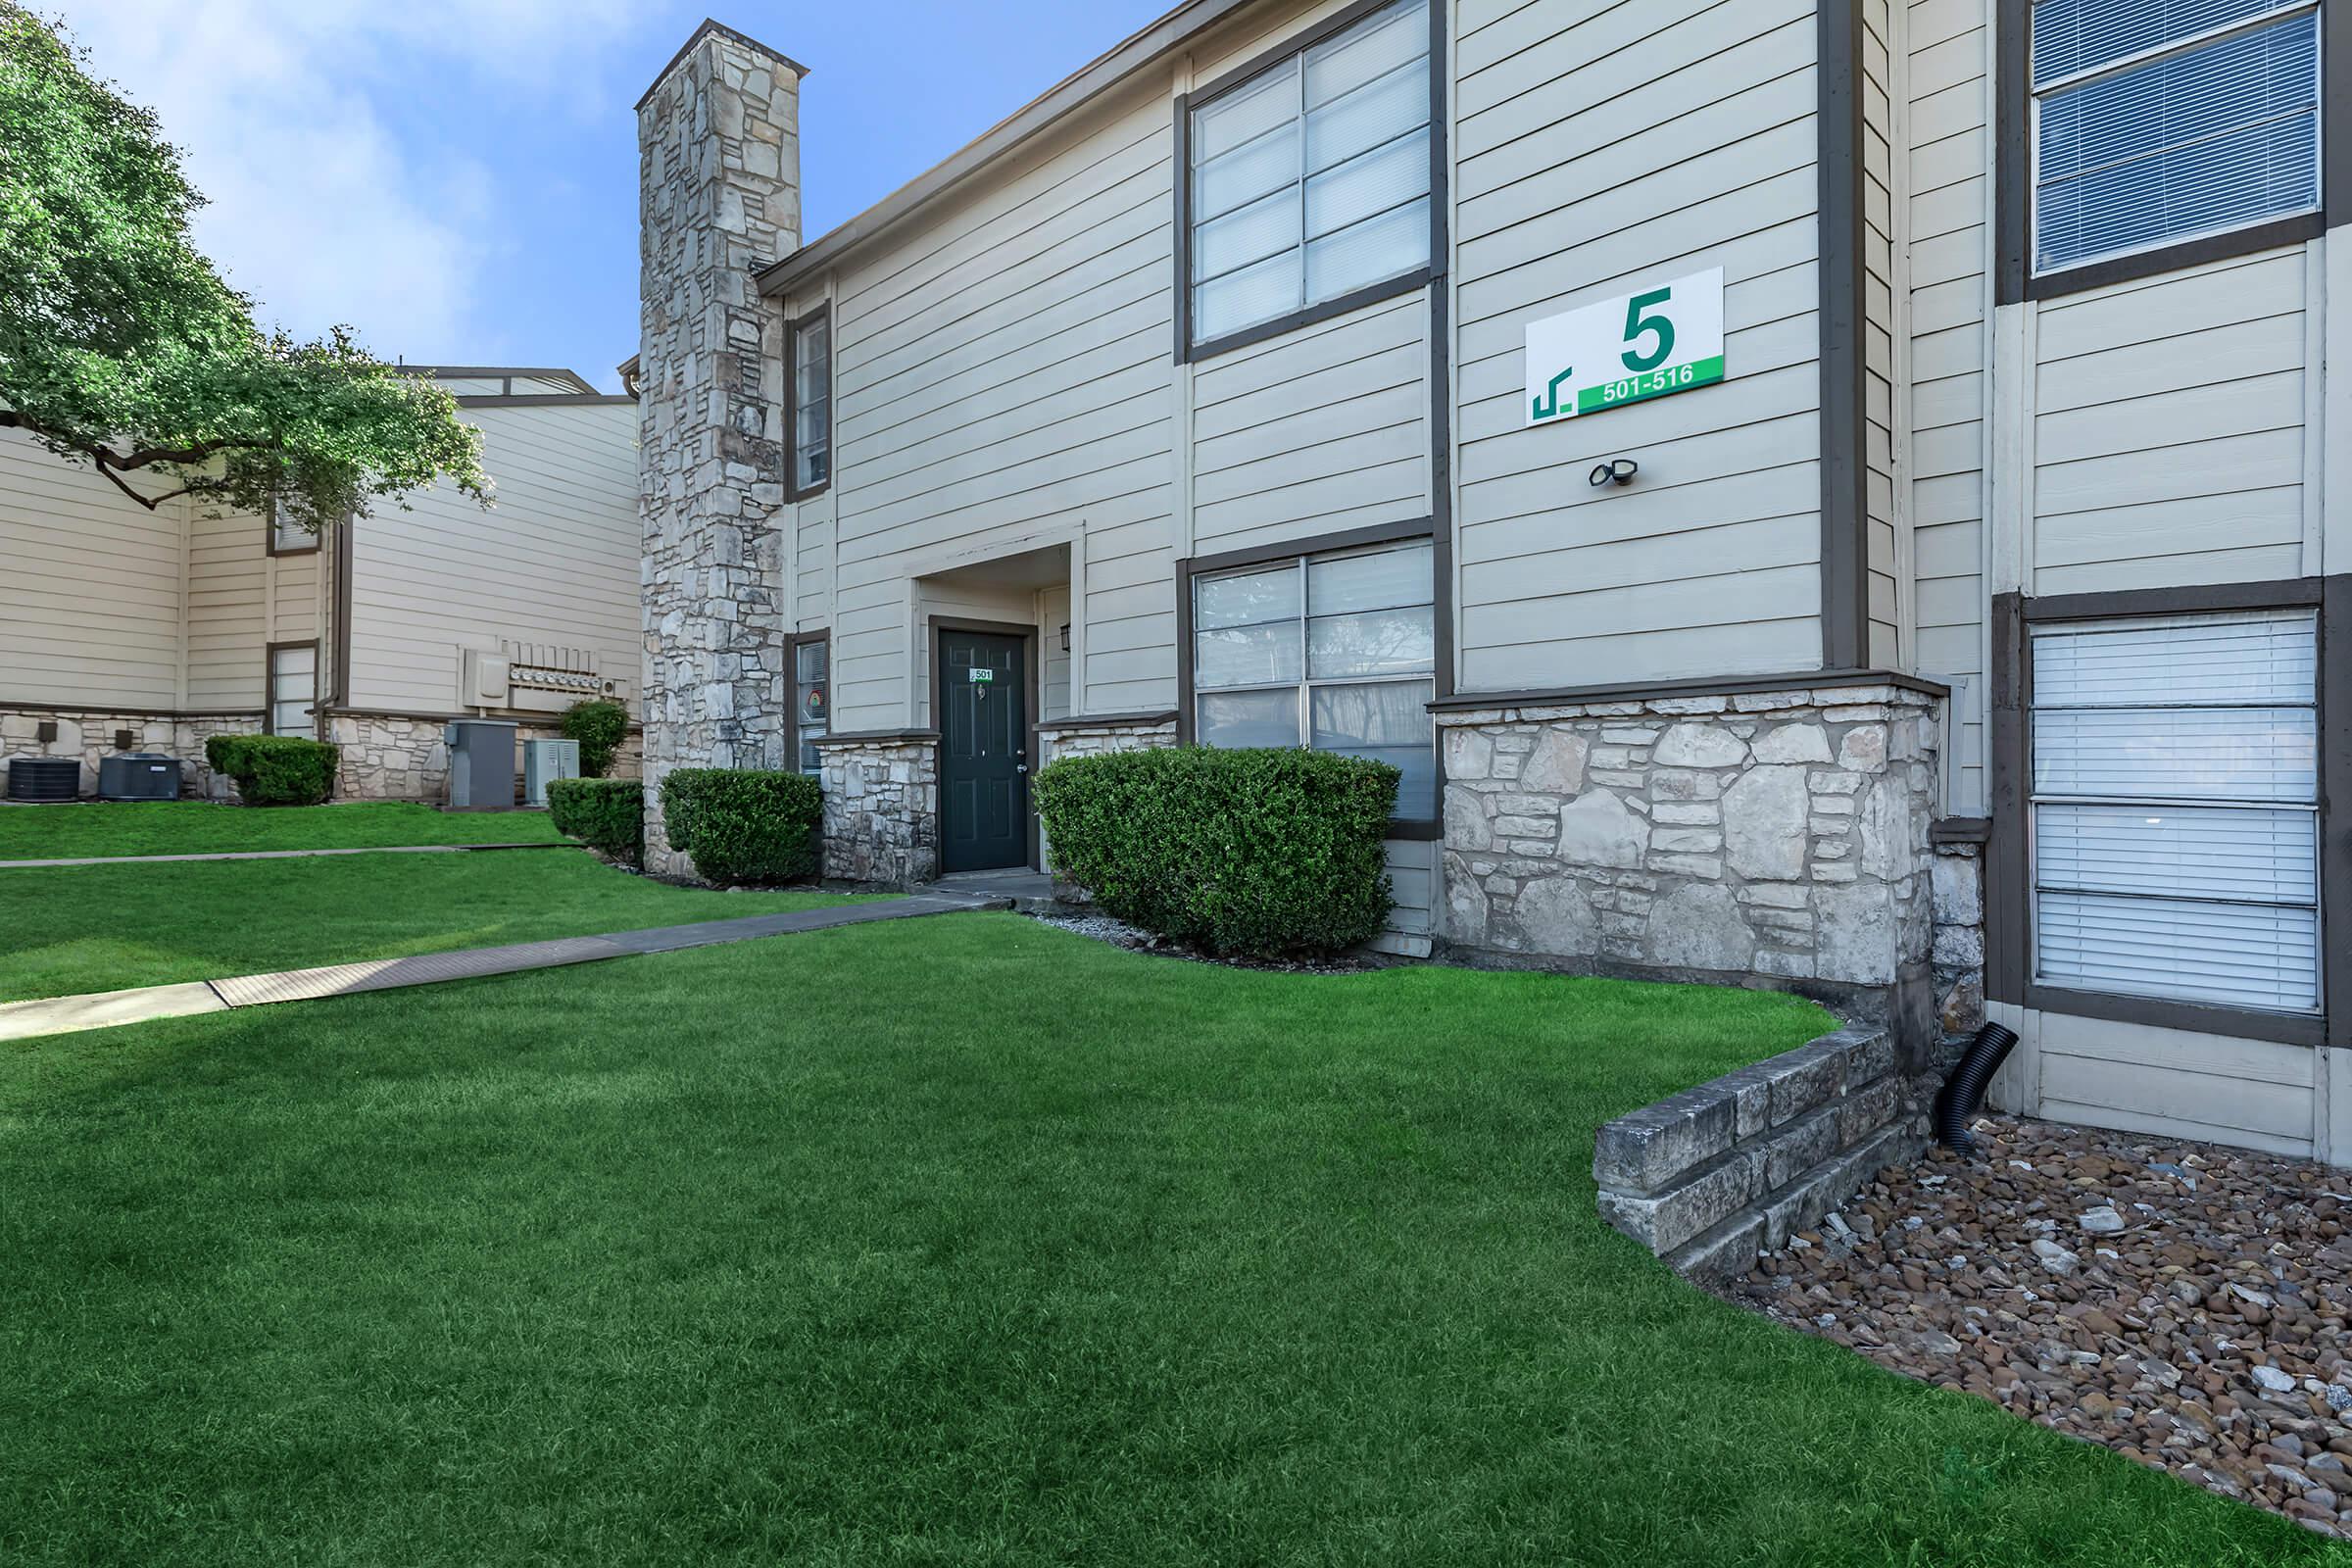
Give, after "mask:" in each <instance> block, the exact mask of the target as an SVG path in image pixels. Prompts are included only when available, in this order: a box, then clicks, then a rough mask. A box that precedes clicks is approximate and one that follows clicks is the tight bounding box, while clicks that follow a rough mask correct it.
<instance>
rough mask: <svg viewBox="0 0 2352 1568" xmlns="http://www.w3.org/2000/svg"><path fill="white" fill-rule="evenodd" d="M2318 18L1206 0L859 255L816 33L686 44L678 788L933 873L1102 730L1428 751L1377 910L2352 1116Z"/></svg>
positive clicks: (659, 329) (661, 705) (650, 437)
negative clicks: (814, 63) (739, 804)
mask: <svg viewBox="0 0 2352 1568" xmlns="http://www.w3.org/2000/svg"><path fill="white" fill-rule="evenodd" d="M2336 9H2337V6H2336V5H2335V4H2334V0H2198V3H2196V4H2193V5H2192V4H2186V3H2182V4H2177V5H2153V4H2147V3H2144V0H1915V3H1903V0H1853V3H1848V0H1640V3H1635V0H1617V3H1603V0H1363V3H1355V4H1344V5H1343V4H1330V3H1322V4H1305V3H1299V0H1190V3H1188V4H1184V5H1181V6H1178V7H1177V8H1176V9H1175V10H1173V11H1171V12H1170V13H1168V15H1166V16H1165V17H1163V18H1162V19H1160V20H1159V21H1158V22H1156V23H1154V24H1153V25H1151V26H1149V27H1147V28H1146V29H1144V30H1143V31H1141V32H1139V33H1137V34H1136V35H1134V36H1133V37H1130V38H1128V39H1126V40H1124V41H1122V42H1119V43H1117V44H1116V45H1115V46H1114V47H1112V48H1111V49H1110V50H1109V51H1108V52H1107V53H1105V54H1103V56H1102V57H1100V58H1099V59H1098V60H1096V61H1095V62H1094V63H1093V64H1091V65H1089V66H1088V67H1086V68H1085V69H1084V70H1082V71H1080V72H1078V73H1075V74H1073V75H1072V76H1070V77H1068V78H1067V79H1065V80H1063V81H1061V82H1059V83H1056V84H1054V85H1053V86H1051V87H1050V88H1049V89H1048V90H1046V91H1045V92H1044V93H1043V94H1042V95H1041V96H1039V97H1038V98H1036V99H1035V100H1034V101H1032V102H1031V103H1029V104H1028V105H1026V106H1025V107H1023V108H1021V109H1020V110H1018V111H1017V112H1016V113H1014V114H1013V115H1012V116H1011V117H1010V118H1008V119H1007V120H1005V122H1003V123H1000V124H999V125H997V126H995V127H994V128H992V129H991V130H990V131H988V132H987V133H986V134H984V135H983V136H981V137H980V138H979V139H978V140H977V141H975V142H973V143H972V144H971V145H969V146H967V147H966V148H964V149H962V150H961V151H959V152H958V153H956V155H954V156H953V157H951V158H950V159H949V160H947V162H945V163H944V164H942V165H940V166H939V167H938V168H936V169H934V170H932V171H930V172H927V173H925V174H924V175H922V176H921V177H919V178H918V179H916V180H914V181H913V182H911V183H910V184H908V185H907V186H906V187H905V188H903V189H901V190H899V191H897V192H894V193H891V194H889V195H887V196H884V197H883V198H882V199H881V200H879V201H878V202H877V203H876V204H875V205H874V206H872V207H871V208H869V209H868V210H867V211H865V212H863V213H861V214H860V215H859V216H858V217H857V218H855V219H853V220H851V221H849V222H847V223H844V224H842V225H841V226H839V227H838V228H836V229H834V230H832V231H830V232H828V233H825V234H822V235H818V236H814V237H812V238H807V239H804V236H803V235H802V233H801V230H800V205H799V174H798V152H799V126H798V104H799V93H800V90H801V83H802V79H803V77H804V76H805V75H806V70H805V68H803V67H801V66H799V65H797V64H796V63H794V62H793V61H792V60H790V59H789V58H788V57H786V56H784V55H782V54H780V53H778V52H777V51H775V50H773V49H771V48H768V47H767V46H765V45H762V44H760V43H758V42H756V41H754V40H752V39H749V38H747V37H745V36H744V35H742V34H740V33H736V32H734V31H732V30H730V29H728V28H726V27H723V26H720V25H717V24H715V23H712V24H706V25H704V26H703V27H702V28H701V29H699V30H698V31H697V32H696V33H695V35H694V36H693V37H692V38H691V39H690V40H689V41H688V43H687V45H686V47H685V48H684V49H682V50H681V51H680V53H679V54H678V56H677V57H676V58H675V59H673V60H672V62H671V63H670V64H669V66H667V67H666V68H665V69H664V70H663V71H662V73H661V75H660V76H659V77H658V79H657V80H656V82H655V83H654V86H653V87H652V89H651V90H649V92H648V93H647V95H646V98H645V100H644V101H643V102H642V103H641V104H640V105H639V107H638V117H639V129H640V137H641V149H642V154H643V157H642V165H641V167H642V174H643V191H642V196H643V217H644V222H645V230H646V232H645V246H644V258H645V273H644V278H645V290H644V295H645V321H644V327H645V330H644V336H643V341H642V345H641V353H640V356H639V368H638V373H639V378H640V385H641V387H642V389H643V393H644V398H643V409H642V424H641V442H640V453H641V461H642V465H643V476H644V485H645V552H646V559H645V583H646V606H645V614H646V628H647V634H648V637H647V646H648V652H647V662H646V666H645V686H646V701H647V749H648V759H649V768H650V769H651V770H652V771H654V772H656V773H658V772H660V771H661V770H662V769H664V768H666V767H668V766H672V765H679V764H684V763H689V762H693V763H709V762H717V763H720V764H722V765H723V764H738V765H778V764H781V763H782V762H784V761H785V760H792V761H793V762H794V763H795V764H796V765H803V766H807V767H809V769H811V770H812V771H815V772H817V773H819V774H820V775H821V777H822V778H823V780H824V783H825V786H826V796H827V805H826V811H827V817H826V847H827V857H828V867H829V869H830V870H831V871H832V872H833V873H834V874H836V875H841V876H848V877H856V878H859V879H865V880H876V881H887V882H907V881H919V880H922V879H924V878H927V877H930V876H933V875H936V874H938V873H939V872H941V871H942V870H955V869H961V868H967V867H986V866H993V865H1011V864H1024V863H1037V860H1038V858H1039V857H1040V856H1041V855H1044V854H1046V853H1048V847H1047V846H1044V845H1043V844H1041V842H1040V835H1039V833H1038V831H1037V827H1036V823H1035V820H1034V813H1033V811H1032V809H1031V807H1030V803H1029V800H1028V792H1027V787H1026V780H1027V776H1028V772H1029V770H1030V769H1032V768H1034V767H1035V766H1037V765H1039V764H1041V763H1042V762H1044V761H1046V760H1051V759H1052V758H1054V757H1057V756H1064V755H1069V754H1072V753H1075V752H1085V751H1091V750H1101V749H1104V748H1110V747H1128V746H1148V745H1167V744H1185V743H1197V744H1205V745H1268V744H1279V745H1307V746H1314V747H1323V748H1330V749H1336V750H1344V751H1349V752H1355V753H1361V754H1366V755H1375V756H1380V757H1383V758H1385V759H1388V760H1393V761H1395V762H1397V765H1398V766H1399V767H1400V768H1401V769H1402V770H1403V774H1404V787H1403V790H1402V793H1401V798H1400V800H1399V804H1398V816H1397V822H1396V825H1395V829H1394V834H1393V838H1392V842H1391V844H1390V864H1391V871H1392V877H1393V880H1394V882H1395V887H1396V896H1397V909H1396V913H1395V916H1394V918H1393V920H1392V927H1393V929H1392V930H1391V931H1390V932H1389V933H1387V935H1386V936H1385V937H1384V939H1383V941H1382V944H1381V945H1382V946H1384V947H1385V948H1387V949H1388V950H1390V951H1392V952H1395V953H1397V954H1400V955H1405V956H1424V955H1431V954H1441V955H1446V956H1453V957H1456V958H1459V959H1465V960H1468V961H1474V962H1484V963H1498V964H1524V965H1541V966H1545V967H1555V968H1562V969H1570V970H1580V971H1592V972H1606V973H1620V974H1632V975H1650V976H1660V977H1668V978H1688V979H1702V980H1712V981H1718V982H1725V983H1735V984H1747V985H1772V986H1783V987H1788V988H1790V989H1795V990H1800V991H1803V992H1806V993H1807V994H1811V995H1815V996H1820V997H1823V998H1824V999H1826V1000H1828V1001H1831V1002H1833V1003H1834V1004H1836V1005H1839V1006H1842V1007H1845V1008H1847V1009H1849V1010H1851V1011H1854V1012H1858V1013H1867V1014H1875V1015H1878V1016H1883V1017H1886V1018H1887V1019H1889V1020H1891V1021H1892V1022H1893V1023H1894V1024H1895V1025H1896V1026H1897V1029H1898V1033H1899V1035H1900V1037H1901V1038H1902V1039H1903V1040H1904V1041H1905V1043H1906V1048H1907V1049H1908V1050H1910V1051H1912V1052H1913V1053H1915V1054H1924V1053H1925V1052H1927V1051H1928V1050H1930V1049H1931V1048H1932V1044H1933V1042H1934V1040H1935V1039H1936V1036H1937V1035H1938V1034H1939V1033H1940V1032H1942V1031H1946V1030H1958V1029H1963V1028H1967V1027H1972V1026H1973V1025H1974V1023H1975V1022H1976V1021H1977V1020H1978V1019H1979V1018H1980V1017H1981V1016H1983V1015H1984V1014H1985V1013H1986V1012H1987V1011H1988V1012H1989V1013H1990V1015H1991V1016H1993V1017H1995V1018H1998V1019H2002V1020H2004V1021H2007V1022H2009V1023H2011V1024H2013V1025H2014V1026H2015V1027H2017V1028H2018V1029H2019V1031H2020V1033H2021V1035H2022V1037H2023V1045H2022V1047H2021V1050H2020V1051H2019V1053H2018V1054H2017V1055H2016V1057H2015V1058H2014V1061H2013V1064H2012V1066H2011V1067H2010V1069H2009V1070H2008V1071H2007V1073H2005V1075H2004V1079H2003V1082H2002V1084H2001V1086H2000V1093H2001V1095H2002V1096H2003V1097H2004V1098H2005V1101H2006V1103H2009V1104H2010V1105H2012V1106H2014V1107H2016V1108H2019V1109H2022V1110H2026V1111H2031V1112H2037V1113H2040V1114H2044V1115H2050V1116H2055V1117H2060V1118H2066V1119H2074V1120H2080V1121H2084V1122H2092V1123H2098V1124H2103V1125H2112V1126H2127V1127H2136V1128H2145V1129H2150V1130H2154V1131H2158V1132H2164V1133H2177V1134H2180V1135H2181V1136H2188V1137H2209V1138H2215V1139H2220V1140H2223V1141H2227V1142H2234V1143H2238V1144H2244V1145H2250V1146H2254V1147H2260V1148H2265V1149H2272V1150H2278V1151H2281V1152H2290V1153H2306V1154H2307V1153H2317V1154H2319V1155H2321V1156H2323V1157H2328V1158H2333V1159H2336V1160H2339V1161H2344V1162H2352V956H2347V955H2352V946H2348V945H2346V944H2343V943H2341V942H2330V941H2329V940H2327V935H2326V911H2327V909H2328V907H2330V904H2331V902H2332V901H2331V897H2330V890H2333V892H2334V895H2335V897H2336V898H2337V899H2340V898H2344V897H2352V874H2348V871H2347V867H2352V849H2347V848H2346V845H2347V842H2348V840H2347V831H2348V824H2345V823H2339V822H2337V821H2335V820H2334V819H2333V815H2332V810H2331V802H2332V801H2337V800H2346V799H2352V773H2348V772H2347V769H2348V768H2352V722H2348V721H2347V719H2346V716H2345V715H2347V714H2352V701H2347V700H2342V699H2339V698H2337V697H2335V696H2333V695H2331V691H2330V683H2329V680H2328V678H2327V676H2328V674H2329V672H2330V670H2331V668H2333V667H2336V666H2339V665H2340V658H2336V657H2331V656H2330V654H2329V647H2330V644H2329V633H2330V630H2331V628H2333V627H2338V626H2341V625H2342V624H2343V617H2344V614H2345V613H2346V610H2345V607H2346V606H2347V605H2352V600H2347V599H2346V597H2345V591H2344V584H2346V583H2347V582H2352V575H2348V574H2347V572H2346V571H2339V570H2338V569H2337V567H2338V566H2345V567H2348V568H2352V531H2348V530H2352V506H2348V502H2347V496H2348V494H2352V492H2348V490H2347V485H2348V484H2352V451H2347V435H2348V433H2352V408H2347V407H2346V406H2345V405H2346V394H2345V393H2344V392H2343V390H2342V388H2343V387H2344V386H2346V385H2352V380H2347V379H2345V378H2343V377H2340V376H2339V377H2336V378H2333V379H2331V378H2330V377H2329V376H2328V375H2327V365H2328V363H2329V361H2330V360H2331V359H2332V360H2334V361H2336V362H2337V363H2339V364H2340V363H2343V361H2344V360H2345V357H2346V345H2347V343H2348V342H2352V339H2347V337H2346V335H2345V333H2346V331H2347V328H2345V327H2343V326H2340V325H2337V324H2336V323H2335V322H2334V321H2333V319H2331V318H2330V317H2329V315H2328V313H2327V295H2328V285H2329V282H2330V280H2331V279H2336V278H2340V276H2341V274H2342V273H2343V272H2344V271H2345V270H2346V269H2347V267H2352V250H2347V249H2345V248H2344V247H2342V246H2340V245H2338V246H2334V247H2331V244H2330V239H2331V233H2330V224H2331V223H2337V224H2340V223H2341V222H2343V221H2345V220H2346V219H2347V218H2352V146H2348V145H2347V143H2346V135H2347V132H2346V131H2345V128H2344V119H2345V117H2341V116H2337V117H2327V116H2325V115H2323V113H2322V104H2323V100H2324V97H2325V84H2326V82H2327V79H2328V76H2329V73H2331V72H2333V73H2337V74H2338V75H2339V76H2348V77H2352V58H2347V56H2348V53H2352V42H2348V41H2347V40H2352V20H2347V19H2340V18H2338V17H2337V16H2336V15H2335V14H2334V13H2335V11H2336ZM649 831H650V832H651V834H652V839H651V843H652V845H653V847H654V850H655V853H656V855H657V858H660V857H661V856H662V853H663V851H662V838H661V833H660V822H659V820H658V811H657V813H656V818H655V820H653V821H651V822H649Z"/></svg>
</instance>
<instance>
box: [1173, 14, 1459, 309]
mask: <svg viewBox="0 0 2352 1568" xmlns="http://www.w3.org/2000/svg"><path fill="white" fill-rule="evenodd" d="M1433 103H1434V94H1433V91H1432V88H1431V76H1430V15H1429V5H1428V0H1399V3H1397V4H1395V5H1391V6H1386V7H1383V8H1382V9H1381V10H1379V11H1376V12H1374V13H1373V14H1372V15H1370V16H1368V17H1366V18H1364V19H1363V20H1362V21H1360V22H1357V23H1355V24H1354V25H1350V26H1348V28H1346V29H1345V30H1344V31H1341V32H1339V33H1337V34H1334V35H1333V36H1331V37H1328V38H1324V39H1322V40H1320V41H1319V42H1316V43H1313V44H1310V45H1308V46H1307V47H1306V48H1305V49H1303V50H1301V51H1299V53H1297V54H1294V55H1292V56H1290V57H1289V58H1288V59H1285V60H1282V61H1280V62H1278V63H1276V64H1274V65H1271V66H1268V67H1265V68H1264V69H1262V70H1260V71H1258V72H1256V73H1253V74H1251V75H1250V76H1249V77H1248V78H1246V79H1245V80H1243V81H1240V82H1238V83H1236V84H1235V85H1233V86H1231V87H1226V88H1221V89H1218V90H1217V91H1216V92H1215V94H1214V96H1212V97H1209V98H1207V99H1205V100H1204V101H1201V102H1200V103H1197V104H1195V105H1194V106H1192V108H1191V110H1190V114H1189V123H1188V125H1187V127H1186V130H1187V134H1186V142H1187V145H1188V149H1189V163H1190V178H1191V184H1190V189H1189V192H1188V197H1187V203H1186V213H1187V220H1188V226H1189V229H1190V232H1189V233H1188V234H1186V235H1185V236H1184V242H1185V244H1186V246H1187V254H1186V260H1187V264H1188V265H1187V272H1186V276H1187V280H1188V287H1189V304H1190V310H1191V319H1192V329H1191V343H1192V346H1193V347H1195V348H1199V347H1201V346H1202V345H1204V344H1213V343H1217V342H1218V341H1220V340H1223V339H1228V338H1231V337H1233V336H1235V335H1236V334H1238V333H1242V332H1246V331H1248V330H1249V329H1250V328H1252V327H1262V326H1264V325H1266V324H1267V323H1269V322H1283V321H1286V320H1288V319H1291V318H1295V317H1298V316H1299V315H1301V314H1302V313H1305V312H1309V311H1312V310H1314V309H1315V308H1316V307H1318V306H1331V307H1333V308H1335V309H1344V308H1347V307H1348V305H1351V304H1358V303H1368V302H1367V301H1363V300H1360V299H1354V298H1351V296H1357V295H1360V294H1362V293H1364V292H1365V291H1367V290H1370V289H1373V288H1375V287H1377V286H1378V285H1380V284H1383V283H1391V282H1398V281H1400V280H1407V279H1411V278H1413V277H1414V275H1415V274H1416V273H1425V272H1426V271H1427V270H1428V269H1429V266H1430V258H1431V247H1432V245H1433V233H1434V230H1433V227H1432V223H1431V218H1430V113H1431V109H1432V107H1433Z"/></svg>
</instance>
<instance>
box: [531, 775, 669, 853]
mask: <svg viewBox="0 0 2352 1568" xmlns="http://www.w3.org/2000/svg"><path fill="white" fill-rule="evenodd" d="M581 750H582V752H585V751H586V750H587V748H585V747H582V748H581ZM547 814H548V815H549V817H551V818H552V819H553V820H554V821H555V824H556V831H557V832H559V833H561V834H563V835H564V837H565V838H574V839H578V840H579V841H580V842H581V843H582V844H585V845H587V846H588V847H589V848H590V849H592V850H595V851H598V852H599V853H601V854H604V855H609V856H611V857H612V858H613V859H615V860H622V861H626V862H627V863H628V864H630V865H643V864H644V863H645V785H644V784H643V783H642V782H641V781H639V780H637V779H633V778H559V779H552V780H550V781H549V782H548V786H547Z"/></svg>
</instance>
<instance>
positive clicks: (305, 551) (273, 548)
mask: <svg viewBox="0 0 2352 1568" xmlns="http://www.w3.org/2000/svg"><path fill="white" fill-rule="evenodd" d="M270 511H271V515H270V516H267V517H264V518H263V519H262V554H263V555H265V556H267V557H269V558H270V560H273V561H274V560H279V559H281V558H284V557H287V556H315V555H317V554H318V553H319V549H320V548H321V547H322V545H323V544H324V542H325V532H324V530H323V529H321V530H320V531H319V532H318V533H310V532H307V531H306V532H305V533H304V534H303V537H304V538H306V539H308V540H309V541H310V543H309V544H307V545H283V546H281V545H279V544H278V542H277V516H276V509H275V508H272V509H270Z"/></svg>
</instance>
